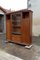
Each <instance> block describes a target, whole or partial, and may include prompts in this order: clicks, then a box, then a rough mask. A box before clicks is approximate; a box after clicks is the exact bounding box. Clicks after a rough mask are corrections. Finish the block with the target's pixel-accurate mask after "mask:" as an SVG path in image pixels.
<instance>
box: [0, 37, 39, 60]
mask: <svg viewBox="0 0 40 60" xmlns="http://www.w3.org/2000/svg"><path fill="white" fill-rule="evenodd" d="M5 40H6V39H5V38H4V36H3V37H2V38H0V50H2V51H5V52H7V53H8V54H11V55H13V56H16V57H18V58H21V59H23V60H40V36H33V39H32V41H33V43H32V45H33V46H32V48H31V49H26V48H25V47H24V46H21V45H17V44H14V43H5V42H4V41H5Z"/></svg>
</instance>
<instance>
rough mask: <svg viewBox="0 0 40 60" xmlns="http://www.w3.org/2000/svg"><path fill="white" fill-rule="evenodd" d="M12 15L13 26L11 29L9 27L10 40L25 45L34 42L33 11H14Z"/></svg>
mask: <svg viewBox="0 0 40 60" xmlns="http://www.w3.org/2000/svg"><path fill="white" fill-rule="evenodd" d="M10 16H11V18H10V22H11V26H10V27H9V28H11V30H10V29H9V31H11V32H10V33H11V35H10V37H11V39H10V41H12V42H15V43H19V44H23V45H30V44H32V11H31V10H21V11H16V12H12V13H11V14H10ZM9 25H10V24H9ZM7 29H8V27H7ZM7 31H8V30H7ZM7 33H8V32H7ZM8 34H9V33H8Z"/></svg>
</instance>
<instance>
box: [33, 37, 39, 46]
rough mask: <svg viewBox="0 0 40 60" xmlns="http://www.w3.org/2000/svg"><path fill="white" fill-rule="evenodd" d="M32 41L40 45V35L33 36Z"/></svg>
mask: <svg viewBox="0 0 40 60" xmlns="http://www.w3.org/2000/svg"><path fill="white" fill-rule="evenodd" d="M32 43H33V44H35V45H38V46H40V36H33V37H32Z"/></svg>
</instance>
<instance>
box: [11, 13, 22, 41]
mask: <svg viewBox="0 0 40 60" xmlns="http://www.w3.org/2000/svg"><path fill="white" fill-rule="evenodd" d="M12 39H13V41H14V42H21V14H20V13H16V14H13V15H12Z"/></svg>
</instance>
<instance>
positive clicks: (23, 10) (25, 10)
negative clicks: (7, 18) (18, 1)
mask: <svg viewBox="0 0 40 60" xmlns="http://www.w3.org/2000/svg"><path fill="white" fill-rule="evenodd" d="M19 12H33V11H32V10H28V9H22V10H18V11H13V12H11V13H7V14H12V13H19Z"/></svg>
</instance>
